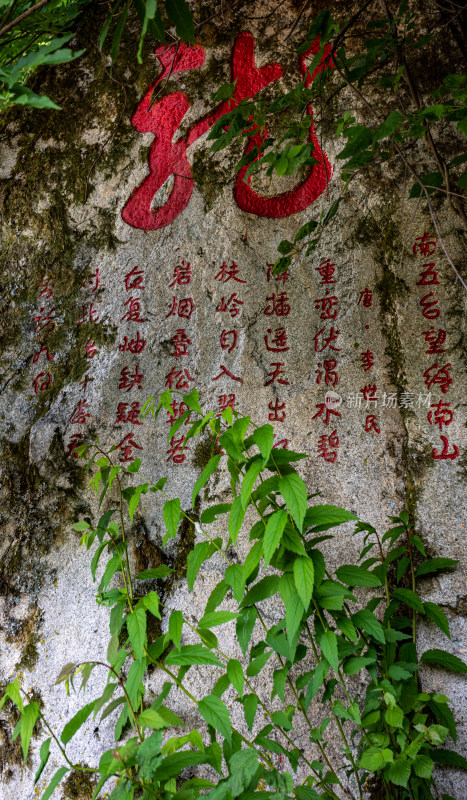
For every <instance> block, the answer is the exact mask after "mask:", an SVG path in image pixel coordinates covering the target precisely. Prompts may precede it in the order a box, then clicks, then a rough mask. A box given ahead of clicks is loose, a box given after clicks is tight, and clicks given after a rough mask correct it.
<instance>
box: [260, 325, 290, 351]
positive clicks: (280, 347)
mask: <svg viewBox="0 0 467 800" xmlns="http://www.w3.org/2000/svg"><path fill="white" fill-rule="evenodd" d="M269 336H271V337H272V340H271V343H270V342H269ZM264 343H265V345H266V350H269V352H270V353H286V352H287V350H290V347H289V346H288V344H287V331H286V329H285V328H276V329H275V331H274V335H273V333H272V329H271V328H268V332H267V334H266V336H265V337H264Z"/></svg>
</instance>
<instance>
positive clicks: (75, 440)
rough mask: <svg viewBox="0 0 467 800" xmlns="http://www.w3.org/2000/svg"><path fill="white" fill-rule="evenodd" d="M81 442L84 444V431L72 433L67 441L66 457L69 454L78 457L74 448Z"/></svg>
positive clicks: (68, 456)
mask: <svg viewBox="0 0 467 800" xmlns="http://www.w3.org/2000/svg"><path fill="white" fill-rule="evenodd" d="M82 444H84V433H74V434H73V436H71V437H70V441H69V442H68V447H67V451H66V457H67V458H70V456H73V458H78V453H77V452H76V450H77V448H78V447H79V446H80V445H82Z"/></svg>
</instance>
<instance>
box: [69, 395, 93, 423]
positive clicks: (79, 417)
mask: <svg viewBox="0 0 467 800" xmlns="http://www.w3.org/2000/svg"><path fill="white" fill-rule="evenodd" d="M87 405H88V401H87V400H79V401H78V403H77V404H76V406H75V408H74V409H73V412H72V414H71V417H70V418H69V420H68V422H70V423H71V424H72V425H84V423H85V422H86V420H87V419H88V417H90V416H91V414H89V413H88V412H87V411H85V410H84V409H85V408H87Z"/></svg>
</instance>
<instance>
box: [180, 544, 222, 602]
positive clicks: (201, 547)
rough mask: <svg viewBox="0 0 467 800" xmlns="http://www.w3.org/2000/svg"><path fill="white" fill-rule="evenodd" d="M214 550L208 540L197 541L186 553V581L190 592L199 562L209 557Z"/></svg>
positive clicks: (201, 562)
mask: <svg viewBox="0 0 467 800" xmlns="http://www.w3.org/2000/svg"><path fill="white" fill-rule="evenodd" d="M214 552H215V548H214V547H213V545H212V544H211V543H210V542H199V543H198V544H196V545H195V546H194V548H193V550H190V552H189V553H188V558H187V571H186V582H187V584H188V588H189V589H190V592H192V591H193V585H194V582H195V578H196V576H197V574H198V572H199V568H200V566H201V564H203V562H204V561H206V559H207V558H210V556H212V554H213V553H214Z"/></svg>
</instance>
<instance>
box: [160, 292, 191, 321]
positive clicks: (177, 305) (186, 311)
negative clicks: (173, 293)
mask: <svg viewBox="0 0 467 800" xmlns="http://www.w3.org/2000/svg"><path fill="white" fill-rule="evenodd" d="M194 308H195V303H194V300H193V298H192V297H184V298H183V300H179V299H178V298H177V297H174V299H173V301H172V308H171V309H170V311H169V313H168V314H167V316H166V319H168V318H169V317H175V316H177V315H178V316H179V317H181V318H182V319H191V315H192V314H193V311H194Z"/></svg>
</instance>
